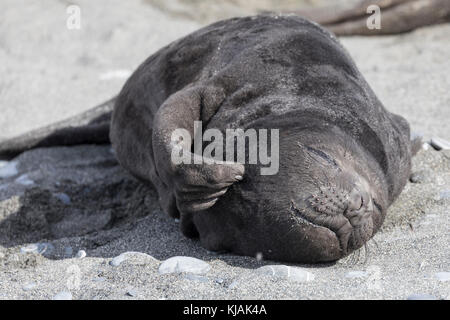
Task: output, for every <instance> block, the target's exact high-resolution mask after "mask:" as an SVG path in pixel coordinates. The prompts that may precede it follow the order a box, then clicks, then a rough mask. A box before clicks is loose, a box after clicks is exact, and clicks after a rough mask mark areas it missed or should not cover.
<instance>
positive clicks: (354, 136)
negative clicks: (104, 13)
mask: <svg viewBox="0 0 450 320" xmlns="http://www.w3.org/2000/svg"><path fill="white" fill-rule="evenodd" d="M112 106H113V103H112V101H110V102H107V103H105V104H103V105H101V106H98V107H97V108H95V109H92V110H91V111H89V112H88V113H86V114H84V115H80V116H78V117H76V118H73V119H69V120H68V121H64V122H61V123H58V124H55V125H53V126H50V127H47V128H43V129H40V130H38V131H35V132H31V133H28V134H25V135H23V136H20V137H17V138H14V139H11V140H9V141H6V142H3V143H0V157H1V156H6V157H12V156H14V155H17V154H18V153H20V152H22V151H24V150H27V149H30V148H33V147H42V146H50V145H58V144H64V145H70V144H79V143H89V142H93V143H101V142H106V141H108V140H109V139H108V137H107V136H108V132H109V136H110V140H111V142H112V145H113V147H114V149H115V151H116V155H117V159H118V160H119V162H120V164H121V165H122V166H123V167H124V168H125V169H127V170H128V171H129V172H130V173H132V174H133V175H134V176H135V177H137V178H139V179H140V180H141V181H143V182H144V183H149V184H153V185H154V186H155V188H156V189H157V191H158V194H159V198H160V204H161V207H162V208H163V210H164V211H165V212H166V213H167V214H169V215H170V216H172V217H174V218H180V221H181V223H180V225H181V230H182V232H183V233H184V234H185V235H186V236H188V237H198V238H199V239H200V242H201V244H202V245H203V246H204V247H206V248H207V249H209V250H217V251H230V252H232V253H235V254H242V255H249V256H255V255H256V254H257V253H262V255H263V257H264V259H271V260H280V261H291V262H305V263H310V262H324V261H334V260H337V259H340V258H342V257H344V256H346V255H348V254H349V253H351V252H352V251H354V250H356V249H358V248H360V247H361V246H363V245H364V243H365V242H367V241H368V240H369V239H370V238H371V237H372V236H373V235H374V234H375V233H376V232H377V230H378V229H379V228H380V226H381V224H382V223H383V220H384V217H385V215H386V210H387V208H388V207H389V205H390V204H391V203H392V202H393V201H394V199H395V198H396V197H397V196H398V194H399V193H400V192H401V190H402V188H403V187H404V185H405V183H406V181H407V179H408V176H409V172H410V166H411V156H412V144H411V143H410V133H409V125H408V123H407V122H406V121H405V120H404V119H403V118H402V117H400V116H397V115H394V114H392V113H389V112H388V111H387V110H386V109H385V108H384V107H383V105H382V104H381V102H380V101H379V100H378V99H377V97H376V96H375V94H374V93H373V91H372V90H371V89H370V87H369V86H368V84H367V83H366V81H365V80H364V78H363V77H362V75H361V74H360V72H359V71H358V69H357V68H356V66H355V64H354V62H353V61H352V59H351V58H350V56H349V55H348V53H347V52H346V51H345V50H344V49H343V47H342V46H341V45H340V44H339V43H338V41H337V40H336V39H335V38H334V37H333V36H332V35H331V34H330V33H329V32H328V31H325V30H324V29H322V28H321V27H319V26H318V25H316V24H313V23H311V22H308V21H307V20H305V19H302V18H300V17H296V16H270V15H265V16H257V17H246V18H235V19H230V20H225V21H220V22H217V23H215V24H212V25H210V26H208V27H205V28H203V29H200V30H198V31H197V32H194V33H192V34H190V35H188V36H187V37H184V38H182V39H180V40H178V41H176V42H173V43H172V44H170V45H168V46H166V47H164V48H162V49H161V50H159V51H158V52H156V53H155V54H153V55H152V56H150V57H149V58H148V59H147V60H146V61H145V62H144V63H143V64H142V65H141V66H140V67H139V68H138V69H137V70H136V71H135V72H134V74H133V75H132V76H131V77H130V79H129V80H128V81H127V82H126V84H125V85H124V87H123V89H122V91H121V92H120V94H119V96H118V97H117V99H116V100H115V105H114V111H113V114H112V120H111V126H110V130H108V126H107V123H108V122H109V121H110V120H109V119H110V110H111V109H112ZM90 119H93V120H92V121H90ZM195 120H201V121H203V129H208V128H217V129H220V130H221V131H222V132H224V131H225V129H226V128H242V129H244V130H246V129H249V128H255V129H258V128H264V129H279V130H280V131H279V163H280V168H279V172H278V173H277V174H276V175H261V174H260V165H251V164H245V165H242V164H239V163H231V164H209V165H208V164H203V165H174V164H173V163H172V162H171V161H170V155H171V151H172V147H171V133H172V131H173V130H174V129H178V128H183V129H186V130H188V131H189V132H190V133H191V137H193V125H194V121H195ZM184 148H185V149H186V150H189V151H191V149H192V148H191V141H184ZM414 148H415V149H416V148H417V143H416V144H414ZM269 150H270V149H269Z"/></svg>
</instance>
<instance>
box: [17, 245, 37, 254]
mask: <svg viewBox="0 0 450 320" xmlns="http://www.w3.org/2000/svg"><path fill="white" fill-rule="evenodd" d="M20 252H21V253H39V247H38V245H37V244H35V243H32V244H29V245H27V246H26V247H22V248H20Z"/></svg>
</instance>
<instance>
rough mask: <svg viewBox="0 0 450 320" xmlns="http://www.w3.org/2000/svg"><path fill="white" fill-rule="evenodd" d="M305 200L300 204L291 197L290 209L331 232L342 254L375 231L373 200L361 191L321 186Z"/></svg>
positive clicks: (351, 249)
mask: <svg viewBox="0 0 450 320" xmlns="http://www.w3.org/2000/svg"><path fill="white" fill-rule="evenodd" d="M303 203H304V205H303V206H302V207H299V206H298V205H296V203H295V202H294V201H293V200H291V207H290V209H291V211H292V212H293V213H294V215H295V216H296V217H297V218H300V219H301V220H303V222H305V223H307V224H311V225H313V226H315V227H324V228H327V229H329V230H330V231H332V232H333V233H334V234H335V235H336V237H337V239H338V240H339V244H340V248H341V252H342V256H345V255H348V254H349V253H351V252H352V251H354V250H356V249H359V248H360V247H362V246H363V245H364V243H366V242H367V241H368V240H369V239H370V238H371V237H372V235H373V234H374V230H375V229H374V224H373V219H372V214H373V201H372V199H371V198H370V196H368V194H364V193H363V194H361V192H359V190H356V191H352V192H350V193H345V192H342V191H340V192H338V191H336V190H335V189H329V190H324V189H321V190H320V193H319V194H317V195H311V196H310V197H308V198H307V199H306V200H305V201H304V202H303Z"/></svg>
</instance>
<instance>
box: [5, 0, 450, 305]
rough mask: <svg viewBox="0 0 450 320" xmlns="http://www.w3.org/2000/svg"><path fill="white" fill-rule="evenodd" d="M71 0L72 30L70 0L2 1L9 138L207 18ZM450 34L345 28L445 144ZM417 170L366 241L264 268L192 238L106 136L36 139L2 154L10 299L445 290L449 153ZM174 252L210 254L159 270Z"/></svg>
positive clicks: (422, 124)
mask: <svg viewBox="0 0 450 320" xmlns="http://www.w3.org/2000/svg"><path fill="white" fill-rule="evenodd" d="M77 3H79V4H80V5H81V8H82V12H83V17H84V18H83V20H82V23H83V24H82V29H81V30H79V31H69V30H67V29H66V28H65V18H66V13H65V8H66V4H64V3H63V2H57V1H50V0H47V1H45V3H44V2H42V1H39V2H38V1H36V2H31V1H23V3H22V4H20V3H19V1H17V0H14V1H13V0H11V1H4V4H3V5H2V7H4V8H3V9H2V11H1V13H0V30H1V32H0V57H1V60H2V61H3V62H4V63H3V64H2V65H1V66H0V70H1V71H2V74H3V76H2V77H1V78H0V111H1V113H0V128H2V130H1V132H0V137H2V138H5V137H10V136H13V135H15V134H19V133H21V132H24V131H27V130H29V129H31V128H36V127H40V126H42V125H45V124H48V123H51V122H53V121H55V120H58V119H62V118H65V117H66V116H69V115H72V114H76V113H78V112H80V111H82V110H85V109H87V108H89V107H91V106H93V105H95V104H97V103H100V102H101V101H103V100H105V99H107V98H109V97H110V96H112V95H113V94H115V93H116V92H117V91H118V90H119V89H120V86H121V85H122V84H123V82H124V81H125V79H126V76H127V74H128V73H129V72H130V71H132V70H133V69H134V68H135V67H136V66H137V65H138V64H139V63H140V62H141V61H142V60H143V59H144V58H145V57H146V56H147V55H149V54H150V53H151V52H153V51H155V50H157V49H158V48H159V47H161V46H162V45H164V44H166V43H168V42H170V41H171V40H173V39H175V38H177V37H179V36H181V35H183V34H186V33H188V32H190V31H192V30H194V29H196V28H198V27H199V26H200V25H199V22H196V21H192V20H189V19H186V18H178V19H176V20H174V19H173V17H172V16H170V15H168V14H167V13H165V12H163V11H162V10H161V9H160V8H159V9H158V8H157V7H156V6H152V5H150V4H148V2H141V1H127V2H126V3H125V2H120V5H119V1H115V2H113V1H108V5H104V4H105V3H106V2H103V3H102V1H98V2H97V1H95V4H93V3H92V1H77ZM102 4H103V6H102ZM19 8H20V9H19ZM449 33H450V25H442V26H435V27H431V28H424V29H421V30H418V31H416V32H413V33H410V34H405V35H400V36H391V37H383V38H359V37H356V38H346V39H342V42H343V44H344V46H345V47H347V48H348V49H349V51H350V53H351V55H352V56H353V57H354V58H355V60H356V62H357V64H358V66H359V67H360V69H361V71H362V72H363V74H364V75H365V76H366V77H367V80H368V82H369V83H370V84H371V86H372V87H373V88H374V90H375V92H376V93H377V94H378V96H379V98H380V99H381V100H382V101H383V102H384V103H385V105H386V107H387V108H388V109H389V110H391V111H393V112H396V113H399V114H401V115H403V116H405V117H406V118H407V119H408V120H409V121H410V123H411V126H412V128H413V130H414V131H417V132H421V133H422V134H423V135H424V136H425V139H428V138H429V137H431V136H436V135H437V136H440V137H442V138H445V139H447V140H450V127H449V126H448V123H449V119H450V90H449V88H450V75H449V73H450V61H449V59H448V52H450V38H449V37H448V34H449ZM413 172H414V173H415V176H416V181H417V182H416V183H408V185H407V186H406V188H405V190H404V192H403V193H402V194H401V196H400V197H399V199H398V200H397V202H396V203H395V204H394V205H393V206H392V207H391V209H390V210H389V213H388V215H389V216H388V218H387V220H386V223H385V226H384V228H383V230H382V231H381V232H379V233H378V234H377V235H376V236H375V239H374V241H371V242H370V243H369V246H368V253H367V252H365V251H364V250H361V251H360V252H359V253H355V254H353V255H352V256H350V257H348V258H346V259H344V260H341V261H338V262H336V263H334V264H325V265H312V266H311V265H300V266H291V267H290V268H289V269H287V267H286V268H285V269H277V268H273V269H270V268H269V269H268V270H269V272H268V273H269V274H266V273H265V272H263V271H264V269H262V270H261V269H260V270H257V268H259V267H261V266H265V265H273V264H277V263H275V262H271V261H265V260H264V257H263V259H262V260H261V259H260V260H257V259H255V258H251V257H239V256H233V255H217V254H214V253H211V252H208V251H206V250H205V249H203V248H202V247H201V246H200V245H199V243H198V242H196V241H193V240H189V239H186V238H184V237H183V236H182V235H181V233H180V232H179V230H178V223H177V222H176V221H174V220H172V219H170V218H168V217H167V216H165V215H164V214H163V213H162V212H161V210H160V208H159V206H158V204H157V200H156V195H155V192H154V190H152V189H149V188H147V187H143V186H141V185H140V184H139V183H138V182H136V181H135V180H134V179H133V178H132V177H130V176H129V175H128V174H127V173H126V172H124V170H123V169H121V168H120V167H119V166H118V164H117V162H116V161H115V159H114V155H113V153H112V152H111V149H110V147H109V146H78V147H71V148H67V147H58V148H49V149H37V150H33V151H29V152H26V153H24V154H22V155H20V156H19V157H18V158H16V159H14V160H13V161H12V162H9V163H4V162H0V177H1V178H0V299H53V298H73V299H180V298H186V299H213V298H220V299H233V298H237V299H241V298H249V299H253V298H254V299H262V298H268V299H323V298H325V299H331V298H338V299H368V298H371V299H379V298H387V299H406V298H408V297H410V298H411V297H417V295H418V297H421V298H426V297H432V298H436V299H449V298H450V267H449V262H450V255H449V250H448V248H449V244H450V237H449V234H450V233H449V225H450V224H449V222H450V221H449V220H450V218H449V217H450V212H449V205H450V151H435V150H434V149H433V148H428V149H427V150H425V149H423V150H421V151H420V152H419V154H418V155H417V157H416V158H415V159H414V168H413ZM80 250H83V251H84V253H85V254H86V256H85V257H82V256H83V255H84V253H83V251H80ZM124 252H128V253H127V254H125V255H122V256H120V258H117V257H118V256H119V255H121V254H123V253H124ZM77 254H79V257H77ZM174 256H188V257H194V258H198V259H201V260H202V261H203V262H205V263H207V264H208V265H206V266H205V265H204V264H201V263H200V262H198V261H197V264H194V265H190V264H189V263H186V261H180V263H179V265H178V267H179V268H186V269H184V270H187V271H190V272H184V273H168V274H162V273H160V272H159V271H158V270H159V269H160V268H161V269H160V270H163V269H165V270H167V269H166V264H164V265H162V267H161V263H162V262H163V261H165V260H167V259H169V258H171V257H174ZM115 257H116V258H115ZM208 266H209V267H208ZM169 269H170V268H169ZM169 271H170V270H169ZM192 272H197V274H194V273H192ZM272 272H275V273H276V275H275V276H273V275H270V273H272Z"/></svg>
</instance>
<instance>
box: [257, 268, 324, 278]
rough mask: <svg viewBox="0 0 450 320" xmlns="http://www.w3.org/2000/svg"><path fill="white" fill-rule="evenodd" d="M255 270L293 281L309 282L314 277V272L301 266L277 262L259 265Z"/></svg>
mask: <svg viewBox="0 0 450 320" xmlns="http://www.w3.org/2000/svg"><path fill="white" fill-rule="evenodd" d="M256 272H258V273H260V274H264V275H270V276H274V277H277V278H280V279H287V280H290V281H294V282H309V281H313V280H314V278H315V276H314V274H312V273H311V272H309V271H306V270H304V269H302V268H298V267H290V266H285V265H278V264H275V265H267V266H263V267H260V268H258V269H256Z"/></svg>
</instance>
